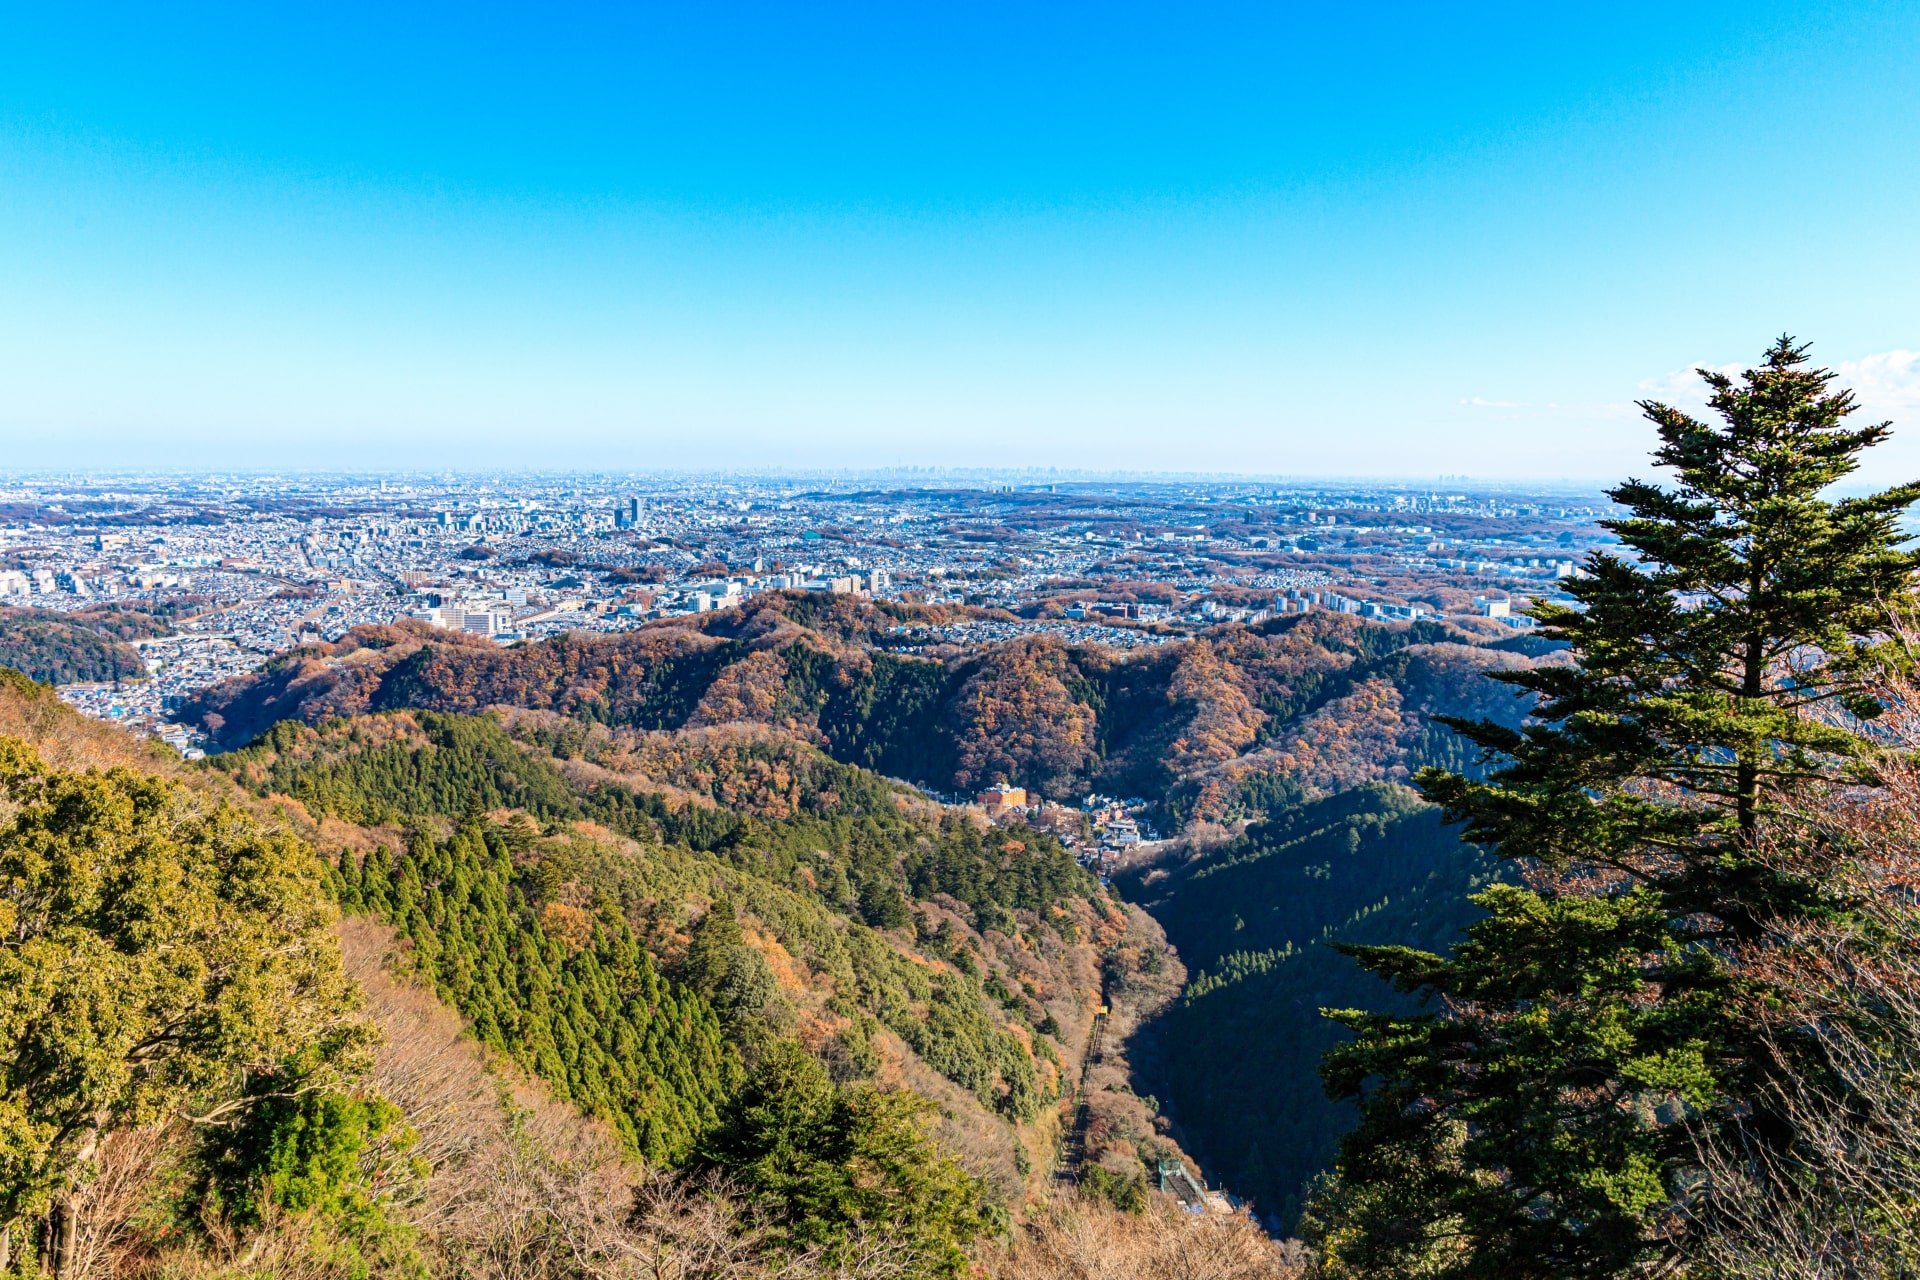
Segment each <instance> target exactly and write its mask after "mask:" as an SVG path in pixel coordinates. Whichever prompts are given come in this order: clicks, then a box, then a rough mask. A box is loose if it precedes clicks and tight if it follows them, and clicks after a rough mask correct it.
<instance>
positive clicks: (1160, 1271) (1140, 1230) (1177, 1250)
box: [981, 1195, 1312, 1280]
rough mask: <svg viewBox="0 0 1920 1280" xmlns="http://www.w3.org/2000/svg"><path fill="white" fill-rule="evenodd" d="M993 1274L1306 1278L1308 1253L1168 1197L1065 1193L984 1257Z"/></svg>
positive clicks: (1068, 1279)
mask: <svg viewBox="0 0 1920 1280" xmlns="http://www.w3.org/2000/svg"><path fill="white" fill-rule="evenodd" d="M981 1265H982V1269H983V1270H984V1271H985V1272H986V1273H987V1275H988V1276H990V1277H992V1280H1305V1278H1306V1277H1307V1276H1309V1275H1310V1274H1312V1272H1311V1269H1310V1268H1311V1258H1310V1256H1309V1255H1308V1253H1307V1252H1306V1251H1305V1249H1303V1248H1302V1247H1301V1246H1300V1245H1299V1244H1298V1243H1297V1242H1293V1241H1289V1242H1287V1243H1284V1244H1283V1243H1280V1242H1278V1241H1275V1240H1274V1239H1272V1238H1271V1237H1270V1236H1268V1235H1267V1234H1266V1232H1264V1231H1262V1230H1261V1229H1260V1228H1259V1227H1258V1226H1257V1225H1255V1224H1254V1223H1253V1222H1251V1221H1249V1220H1248V1219H1246V1218H1244V1217H1240V1216H1238V1215H1231V1216H1229V1215H1224V1214H1193V1213H1186V1212H1183V1211H1182V1210H1181V1209H1180V1208H1179V1207H1178V1205H1176V1204H1175V1203H1174V1202H1173V1200H1172V1199H1171V1198H1169V1197H1166V1196H1160V1195H1156V1196H1154V1197H1153V1202H1152V1205H1151V1207H1150V1208H1149V1209H1148V1211H1147V1212H1146V1213H1142V1214H1125V1213H1117V1212H1115V1211H1114V1210H1112V1209H1109V1208H1107V1207H1105V1206H1104V1205H1103V1204H1101V1203H1099V1202H1097V1201H1090V1200H1086V1199H1081V1198H1074V1197H1069V1198H1063V1199H1061V1200H1059V1201H1057V1202H1055V1203H1054V1204H1052V1205H1049V1206H1047V1207H1046V1208H1044V1209H1042V1210H1040V1211H1039V1212H1037V1213H1035V1214H1033V1215H1032V1216H1031V1217H1030V1218H1029V1219H1028V1221H1027V1222H1026V1223H1025V1224H1024V1225H1023V1226H1021V1227H1019V1228H1017V1229H1016V1230H1015V1232H1014V1236H1013V1238H1012V1239H1011V1240H1010V1241H1009V1242H1007V1243H1006V1244H1004V1245H1002V1246H1001V1247H999V1248H997V1249H995V1250H993V1251H992V1252H991V1253H990V1254H988V1255H987V1256H986V1257H985V1258H983V1259H982V1262H981Z"/></svg>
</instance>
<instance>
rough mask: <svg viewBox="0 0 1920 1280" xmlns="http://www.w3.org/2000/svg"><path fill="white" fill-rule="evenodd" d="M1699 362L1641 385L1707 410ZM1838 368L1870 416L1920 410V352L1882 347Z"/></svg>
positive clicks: (1683, 405) (1645, 395) (1650, 395)
mask: <svg viewBox="0 0 1920 1280" xmlns="http://www.w3.org/2000/svg"><path fill="white" fill-rule="evenodd" d="M1700 363H1701V364H1705V361H1702V362H1700ZM1698 367H1699V366H1698V365H1692V364H1690V365H1687V366H1686V367H1685V368H1681V369H1675V370H1674V371H1673V372H1671V373H1666V374H1662V375H1661V376H1660V377H1658V378H1648V379H1647V380H1646V381H1644V382H1642V383H1641V384H1640V398H1641V399H1643V400H1658V401H1659V402H1660V403H1662V404H1668V405H1672V406H1673V407H1674V408H1676V409H1682V410H1684V411H1686V412H1688V413H1692V414H1695V415H1696V416H1697V415H1698V414H1700V413H1703V412H1705V411H1706V404H1707V389H1706V387H1707V384H1706V383H1704V382H1702V381H1701V379H1700V374H1699V373H1698V371H1697V370H1698ZM1707 367H1708V368H1710V369H1713V370H1715V371H1716V372H1719V373H1724V374H1726V375H1727V376H1729V377H1731V378H1736V379H1737V378H1738V377H1739V376H1740V374H1741V373H1742V372H1744V371H1745V369H1746V368H1747V366H1746V365H1744V364H1738V363H1736V364H1723V365H1707ZM1834 373H1835V374H1837V375H1838V376H1837V377H1836V378H1835V380H1834V385H1835V386H1836V387H1851V388H1852V389H1853V393H1854V397H1855V398H1856V399H1857V400H1858V401H1859V402H1860V407H1861V412H1862V413H1864V414H1865V415H1866V416H1867V417H1869V418H1897V417H1901V416H1903V415H1908V414H1912V413H1914V412H1915V411H1920V351H1905V350H1895V351H1881V352H1878V353H1876V354H1874V355H1869V356H1861V357H1860V358H1859V359H1858V360H1842V361H1841V362H1840V363H1839V364H1838V365H1837V366H1835V367H1834Z"/></svg>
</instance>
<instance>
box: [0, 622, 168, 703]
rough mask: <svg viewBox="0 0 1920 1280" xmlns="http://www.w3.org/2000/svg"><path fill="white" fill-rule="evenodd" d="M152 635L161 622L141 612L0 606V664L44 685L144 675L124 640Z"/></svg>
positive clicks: (159, 630)
mask: <svg viewBox="0 0 1920 1280" xmlns="http://www.w3.org/2000/svg"><path fill="white" fill-rule="evenodd" d="M155 634H165V629H164V626H162V625H161V624H159V623H158V622H157V620H155V619H150V618H147V617H146V615H144V614H126V613H116V612H109V611H105V610H102V611H96V612H89V613H71V614H66V613H54V612H51V611H48V610H43V609H8V608H0V667H11V668H13V669H14V670H16V671H22V672H25V673H26V674H27V675H30V676H32V677H33V678H34V679H35V680H40V681H44V682H45V683H47V684H77V683H83V682H88V681H95V680H144V679H146V675H147V668H146V664H145V663H143V662H141V661H140V655H139V654H138V653H137V652H135V651H134V649H133V648H132V647H131V646H129V645H127V644H126V643H124V641H126V640H135V639H141V638H143V637H145V636H147V635H155Z"/></svg>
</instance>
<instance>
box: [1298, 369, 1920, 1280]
mask: <svg viewBox="0 0 1920 1280" xmlns="http://www.w3.org/2000/svg"><path fill="white" fill-rule="evenodd" d="M1805 364H1806V348H1805V347H1804V346H1800V345H1795V344H1794V343H1793V341H1792V340H1791V339H1788V338H1782V339H1781V340H1780V341H1779V342H1778V343H1776V344H1775V345H1774V346H1773V347H1772V349H1770V350H1769V351H1768V352H1767V355H1766V359H1765V362H1764V363H1763V364H1762V365H1761V366H1760V367H1758V368H1756V369H1751V370H1748V371H1747V372H1746V373H1745V374H1744V376H1743V378H1742V379H1741V380H1740V381H1739V382H1735V381H1734V380H1733V379H1730V378H1728V377H1726V376H1724V375H1721V374H1718V373H1713V372H1710V371H1706V370H1702V371H1701V373H1702V376H1703V377H1705V378H1706V380H1707V382H1708V384H1709V386H1710V387H1711V388H1712V392H1713V394H1712V397H1711V399H1710V401H1709V404H1710V406H1711V407H1712V409H1713V410H1714V412H1715V413H1716V414H1717V415H1718V416H1719V418H1720V419H1721V421H1720V423H1719V424H1715V425H1709V424H1707V423H1703V422H1700V421H1697V420H1695V419H1694V418H1692V417H1690V416H1688V415H1687V414H1685V413H1682V412H1680V411H1679V410H1677V409H1673V408H1670V407H1668V406H1666V405H1663V404H1658V403H1653V402H1645V403H1643V404H1642V406H1641V407H1642V409H1643V410H1644V411H1645V413H1646V415H1647V417H1648V418H1649V419H1650V420H1651V421H1652V422H1653V423H1654V424H1655V425H1656V427H1657V428H1658V430H1659V435H1660V440H1661V446H1660V448H1659V449H1658V450H1657V451H1656V453H1655V455H1654V457H1655V459H1656V461H1657V462H1658V464H1659V465H1661V466H1663V467H1666V468H1670V469H1671V470H1672V471H1673V472H1675V473H1676V474H1677V476H1678V479H1679V483H1678V485H1677V486H1676V487H1675V488H1672V489H1663V488H1659V487H1657V486H1654V485H1651V484H1647V483H1643V482H1640V481H1630V482H1628V483H1626V484H1623V485H1621V486H1620V487H1618V488H1616V489H1614V490H1613V491H1612V493H1611V496H1612V498H1613V499H1614V501H1615V502H1617V503H1619V504H1620V505H1621V506H1623V507H1625V508H1626V512H1627V514H1626V515H1624V516H1623V517H1621V518H1618V519H1614V520H1610V521H1606V522H1604V523H1605V525H1606V527H1607V528H1608V529H1609V530H1611V531H1612V532H1613V533H1615V534H1616V535H1618V537H1619V539H1620V542H1621V544H1622V547H1623V548H1624V552H1623V553H1621V554H1614V553H1596V554H1594V555H1593V556H1591V557H1589V559H1588V561H1587V562H1586V565H1585V572H1584V573H1583V575H1582V576H1581V577H1579V578H1578V579H1576V580H1575V581H1574V582H1572V583H1571V584H1570V585H1569V587H1568V592H1569V594H1570V595H1571V596H1572V597H1573V598H1574V601H1575V604H1574V606H1572V607H1562V606H1554V605H1545V606H1541V607H1538V608H1536V610H1535V616H1536V618H1538V619H1539V621H1540V622H1541V623H1542V624H1543V627H1544V634H1545V635H1547V636H1549V637H1551V638H1554V639H1558V640H1563V641H1565V642H1567V644H1568V645H1569V646H1570V656H1571V658H1572V662H1571V663H1570V664H1567V665H1560V666H1553V665H1547V666H1541V667H1537V668H1535V669H1532V670H1528V671H1523V672H1513V673H1506V674H1503V675H1501V676H1499V677H1497V678H1500V679H1504V680H1507V681H1509V682H1510V683H1512V684H1514V685H1516V686H1518V687H1519V688H1520V689H1521V690H1522V691H1524V692H1526V693H1530V694H1533V695H1535V696H1536V698H1537V699H1538V701H1537V703H1536V705H1535V710H1534V717H1535V718H1534V720H1533V721H1532V722H1531V723H1530V724H1529V726H1528V727H1526V728H1525V729H1523V730H1520V731H1514V730H1510V729H1504V728H1501V727H1500V726H1497V725H1494V724H1491V723H1485V722H1482V723H1475V724H1454V725H1453V727H1454V728H1455V729H1456V730H1457V731H1458V732H1460V733H1461V734H1463V735H1464V736H1465V737H1466V738H1468V739H1469V740H1471V741H1472V742H1473V743H1475V744H1477V745H1478V746H1479V747H1480V748H1482V749H1483V750H1484V751H1485V752H1487V753H1488V755H1489V757H1490V760H1491V761H1493V762H1497V763H1496V765H1495V767H1494V768H1493V769H1492V770H1491V772H1490V773H1489V775H1488V776H1487V778H1486V779H1485V780H1484V781H1474V780H1471V779H1469V778H1467V777H1463V776H1461V775H1459V774H1456V773H1446V772H1441V771H1437V770H1426V771H1423V772H1422V774H1421V775H1420V777H1419V779H1418V782H1419V785H1420V786H1421V788H1422V790H1423V791H1424V792H1425V794H1426V795H1427V797H1428V798H1429V799H1431V800H1434V801H1436V802H1437V803H1439V804H1441V805H1443V806H1445V809H1446V811H1447V815H1448V817H1449V818H1450V819H1452V820H1455V821H1463V822H1464V823H1465V838H1467V839H1468V840H1471V841H1475V842H1479V843H1483V844H1487V845H1490V846H1492V847H1493V848H1494V849H1495V850H1496V851H1497V852H1498V853H1499V854H1501V855H1502V856H1503V857H1505V858H1508V859H1512V860H1515V861H1516V862H1518V863H1520V865H1521V866H1522V867H1523V868H1524V869H1525V871H1526V875H1525V880H1526V885H1525V887H1522V886H1521V885H1515V884H1504V885H1500V886H1497V887H1495V888H1493V889H1491V890H1489V891H1488V892H1486V893H1484V894H1481V895H1479V896H1478V898H1477V899H1476V901H1477V902H1478V903H1479V904H1480V905H1481V906H1482V907H1483V908H1485V909H1486V911H1487V912H1488V915H1487V917H1486V918H1485V919H1483V920H1482V921H1480V922H1479V923H1478V924H1476V925H1475V926H1473V927H1472V928H1471V929H1470V930H1469V935H1468V940H1467V941H1466V942H1464V943H1463V944H1462V945H1461V946H1460V947H1458V948H1457V949H1456V950H1455V952H1454V954H1453V956H1452V957H1451V958H1450V959H1443V958H1441V957H1439V956H1434V955H1429V954H1426V953H1422V952H1416V951H1412V950H1410V949H1406V948H1392V947H1354V948H1350V949H1347V950H1348V951H1349V954H1352V955H1354V956H1356V957H1357V958H1358V959H1359V960H1360V961H1361V963H1362V964H1363V965H1364V966H1365V967H1366V968H1368V969H1370V970H1372V971H1373V972H1375V973H1377V974H1380V975H1381V976H1383V977H1386V978H1389V979H1391V980H1392V981H1393V982H1394V983H1395V984H1396V985H1397V986H1399V987H1400V988H1401V989H1402V990H1406V991H1410V992H1420V993H1424V994H1427V995H1430V996H1436V997H1439V998H1440V1000H1441V1001H1442V1002H1443V1008H1442V1010H1441V1011H1438V1012H1434V1013H1427V1014H1423V1015H1420V1016H1414V1017H1394V1016H1386V1015H1376V1014H1368V1013H1364V1012H1361V1011H1357V1010H1346V1011H1340V1012H1337V1013H1335V1014H1333V1015H1332V1016H1334V1017H1336V1018H1337V1019H1338V1020H1340V1021H1342V1022H1344V1023H1345V1024H1346V1025H1347V1026H1349V1027H1350V1028H1352V1029H1353V1030H1354V1032H1355V1033H1356V1038H1355V1040H1354V1041H1353V1042H1352V1043H1350V1044H1347V1045H1344V1046H1341V1047H1340V1048H1338V1049H1336V1050H1334V1051H1333V1052H1332V1053H1331V1054H1330V1055H1329V1056H1328V1059H1327V1062H1326V1064H1325V1066H1324V1067H1323V1075H1324V1076H1325V1079H1326V1083H1327V1087H1328V1090H1329V1092H1330V1093H1331V1094H1332V1095H1333V1096H1335V1097H1345V1098H1358V1099H1360V1100H1361V1121H1360V1125H1359V1127H1358V1128H1357V1129H1356V1130H1355V1131H1354V1132H1353V1133H1352V1134H1351V1135H1349V1136H1348V1138H1347V1139H1346V1141H1345V1142H1344V1143H1343V1146H1342V1152H1341V1158H1340V1162H1339V1171H1338V1177H1337V1179H1336V1180H1335V1182H1334V1183H1333V1184H1332V1189H1331V1190H1330V1191H1328V1192H1326V1193H1323V1195H1322V1196H1321V1199H1320V1202H1319V1204H1318V1205H1317V1206H1316V1207H1315V1209H1314V1211H1313V1217H1314V1220H1315V1221H1316V1222H1317V1224H1318V1229H1319V1231H1320V1232H1321V1234H1322V1241H1323V1244H1324V1246H1325V1248H1326V1251H1327V1253H1328V1255H1329V1259H1330V1262H1329V1270H1330V1272H1331V1273H1332V1274H1336V1275H1351V1276H1376V1275H1377V1276H1386V1275H1394V1276H1400V1275H1434V1276H1503V1277H1527V1276H1543V1277H1544V1276H1556V1277H1559V1276H1610V1275H1619V1274H1624V1273H1627V1272H1629V1271H1632V1270H1633V1269H1635V1268H1638V1267H1642V1266H1646V1265H1650V1264H1655V1263H1657V1262H1659V1261H1660V1260H1662V1259H1665V1258H1668V1257H1671V1256H1672V1255H1673V1253H1674V1252H1675V1251H1676V1250H1677V1249H1678V1248H1680V1247H1681V1246H1682V1245H1683V1243H1684V1241H1683V1239H1682V1236H1683V1230H1682V1228H1681V1226H1680V1225H1679V1224H1680V1223H1681V1222H1682V1221H1683V1218H1682V1216H1681V1215H1680V1214H1679V1213H1677V1212H1676V1205H1677V1197H1678V1195H1679V1192H1680V1190H1681V1187H1682V1184H1684V1182H1685V1181H1686V1179H1687V1177H1688V1170H1689V1165H1690V1161H1691V1158H1692V1155H1693V1152H1694V1150H1695V1142H1696V1140H1697V1139H1698V1137H1699V1136H1700V1135H1701V1134H1702V1133H1703V1132H1704V1131H1705V1130H1706V1129H1707V1128H1708V1127H1710V1126H1713V1125H1714V1124H1716V1123H1718V1122H1720V1121H1721V1120H1723V1119H1725V1118H1726V1117H1728V1116H1730V1115H1733V1114H1736V1113H1738V1114H1741V1115H1742V1116H1744V1117H1746V1118H1747V1125H1748V1128H1749V1129H1750V1131H1752V1132H1755V1133H1759V1134H1763V1135H1764V1134H1766V1133H1767V1132H1768V1123H1767V1116H1766V1110H1767V1098H1768V1096H1769V1093H1768V1088H1767V1084H1768V1079H1769V1072H1770V1071H1775V1070H1778V1069H1780V1064H1778V1063H1777V1062H1776V1061H1774V1060H1772V1059H1770V1058H1769V1056H1768V1055H1767V1054H1765V1053H1763V1052H1761V1051H1760V1048H1759V1046H1758V1044H1757V1043H1756V1037H1755V1028H1754V1026H1753V1025H1752V1019H1751V1018H1750V1016H1743V1013H1742V1007H1743V1006H1742V1003H1741V1002H1742V999H1743V997H1745V996H1747V995H1750V994H1751V993H1750V992H1748V991H1747V990H1746V989H1745V982H1746V980H1745V979H1744V978H1743V976H1742V974H1741V972H1740V970H1739V969H1738V967H1737V965H1735V964H1733V963H1732V962H1731V959H1730V957H1732V956H1734V955H1736V954H1737V953H1738V949H1739V948H1740V947H1741V946H1743V945H1748V944H1751V943H1753V942H1755V941H1756V940H1758V939H1760V938H1762V937H1763V936H1765V935H1766V934H1767V932H1768V930H1769V927H1770V926H1774V925H1778V924H1780V923H1782V922H1787V921H1792V920H1794V919H1805V918H1807V917H1808V916H1812V915H1821V914H1829V915H1830V914H1832V913H1835V912H1841V911H1844V910H1845V909H1846V903H1845V902H1844V900H1842V899H1839V898H1837V897H1836V896H1835V894H1834V893H1833V892H1832V891H1831V890H1830V889H1829V887H1828V886H1827V885H1826V884H1825V883H1823V881H1822V878H1821V875H1820V868H1819V867H1818V866H1815V865H1804V866H1801V867H1798V868H1796V869H1794V870H1792V871H1791V872H1789V871H1783V870H1782V869H1781V868H1780V867H1779V866H1778V865H1777V864H1776V863H1775V862H1774V861H1773V860H1770V859H1768V858H1766V857H1764V856H1763V855H1762V852H1761V849H1760V846H1759V842H1758V839H1757V837H1758V836H1759V835H1760V833H1761V832H1762V830H1763V829H1764V828H1765V827H1766V825H1767V824H1769V823H1770V822H1773V821H1775V820H1776V818H1777V817H1778V814H1777V810H1778V807H1779V800H1780V797H1781V796H1782V794H1783V793H1784V791H1785V790H1786V789H1788V788H1790V787H1791V786H1792V785H1794V784H1795V783H1796V782H1801V781H1805V780H1808V779H1815V778H1827V779H1834V778H1847V777H1857V778H1862V779H1864V778H1867V777H1869V776H1870V760H1871V755H1872V739H1871V732H1870V724H1869V722H1870V721H1871V720H1872V719H1873V718H1874V717H1875V716H1876V715H1877V714H1878V711H1879V705H1878V704H1877V703H1876V702H1875V700H1874V695H1873V689H1874V681H1875V679H1876V678H1877V677H1879V676H1882V675H1884V673H1885V672H1886V670H1887V669H1888V668H1889V667H1893V666H1899V665H1901V664H1902V663H1903V662H1904V654H1903V651H1902V650H1901V649H1900V648H1899V646H1897V645H1896V644H1895V643H1894V642H1893V640H1892V638H1891V637H1890V635H1889V631H1890V623H1891V620H1892V619H1893V618H1894V617H1895V616H1897V615H1898V614H1899V613H1901V612H1902V611H1904V610H1906V609H1908V608H1909V607H1910V606H1911V605H1912V603H1913V594H1912V592H1913V577H1914V572H1915V569H1916V567H1920V556H1916V554H1915V553H1913V552H1911V551H1908V550H1904V549H1903V548H1902V540H1901V536H1900V533H1899V531H1898V528H1897V523H1896V522H1897V520H1898V518H1899V516H1900V514H1901V513H1902V512H1903V511H1905V510H1906V508H1907V507H1908V506H1909V505H1910V504H1912V503H1913V502H1914V501H1915V500H1916V499H1920V484H1907V485H1901V486H1898V487H1896V488H1893V489H1889V490H1887V491H1885V492H1882V493H1877V494H1873V495H1871V496H1867V497H1858V498H1846V499H1840V500H1835V499H1833V498H1831V497H1830V496H1828V494H1829V490H1830V488H1831V486H1832V485H1834V483H1835V482H1836V481H1839V480H1842V479H1844V478H1845V477H1846V476H1848V475H1849V474H1851V473H1852V472H1853V471H1854V470H1855V468H1856V466H1857V459H1858V455H1859V454H1860V453H1861V451H1862V450H1864V449H1867V448H1869V447H1871V446H1873V445H1876V444H1878V443H1880V442H1881V441H1883V440H1884V439H1886V437H1887V435H1888V433H1889V427H1888V425H1887V424H1885V423H1881V424H1877V425H1872V426H1865V427H1854V428H1850V427H1848V426H1846V425H1844V420H1845V419H1846V418H1847V416H1848V415H1849V414H1851V413H1852V412H1853V411H1854V408H1855V405H1854V402H1853V398H1852V395H1851V394H1850V393H1849V392H1846V391H1830V390H1829V384H1830V383H1831V381H1832V378H1833V375H1832V374H1831V373H1829V372H1827V371H1825V370H1815V369H1808V368H1805V367H1803V366H1805Z"/></svg>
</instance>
